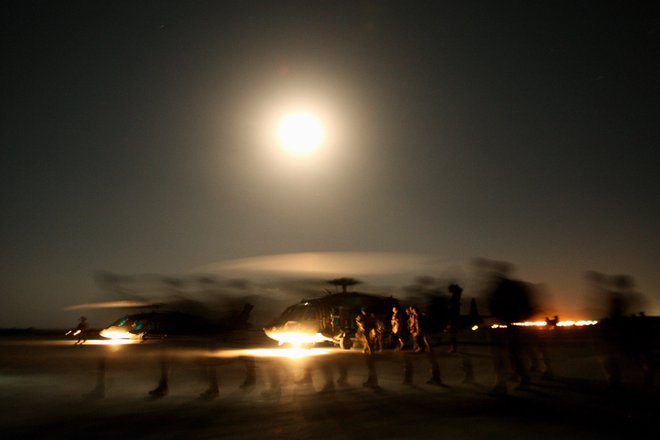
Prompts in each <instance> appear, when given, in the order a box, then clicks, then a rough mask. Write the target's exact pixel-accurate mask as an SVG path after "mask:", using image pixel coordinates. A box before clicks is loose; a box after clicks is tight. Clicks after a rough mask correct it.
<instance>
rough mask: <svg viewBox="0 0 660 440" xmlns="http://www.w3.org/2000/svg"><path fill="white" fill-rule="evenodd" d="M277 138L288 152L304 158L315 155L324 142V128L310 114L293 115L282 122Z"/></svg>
mask: <svg viewBox="0 0 660 440" xmlns="http://www.w3.org/2000/svg"><path fill="white" fill-rule="evenodd" d="M277 138H278V140H279V142H280V145H281V146H282V147H283V148H284V149H285V150H286V151H288V152H289V153H292V154H294V155H296V156H304V155H308V154H311V153H313V152H314V151H315V150H316V149H317V148H318V147H319V145H321V142H323V127H322V126H321V123H320V122H319V121H318V119H316V118H315V117H314V116H312V115H310V114H307V113H297V114H292V115H289V116H286V117H285V118H284V119H282V121H281V122H280V125H279V127H278V130H277Z"/></svg>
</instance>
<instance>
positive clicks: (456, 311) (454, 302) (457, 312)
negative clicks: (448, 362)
mask: <svg viewBox="0 0 660 440" xmlns="http://www.w3.org/2000/svg"><path fill="white" fill-rule="evenodd" d="M449 292H450V293H451V298H450V299H449V323H448V324H449V325H448V330H449V353H454V352H455V351H457V350H458V325H459V320H460V318H461V294H462V293H463V289H462V288H461V286H459V285H458V284H451V285H450V286H449Z"/></svg>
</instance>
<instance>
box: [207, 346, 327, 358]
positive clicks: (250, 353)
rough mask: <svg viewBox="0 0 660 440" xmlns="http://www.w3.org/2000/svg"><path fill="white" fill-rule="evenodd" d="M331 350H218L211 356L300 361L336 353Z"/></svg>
mask: <svg viewBox="0 0 660 440" xmlns="http://www.w3.org/2000/svg"><path fill="white" fill-rule="evenodd" d="M336 352H337V350H333V349H331V348H246V349H240V350H219V351H216V352H213V354H212V356H214V357H221V358H233V357H259V358H264V357H268V358H289V359H301V358H306V357H314V356H323V355H326V354H330V353H336Z"/></svg>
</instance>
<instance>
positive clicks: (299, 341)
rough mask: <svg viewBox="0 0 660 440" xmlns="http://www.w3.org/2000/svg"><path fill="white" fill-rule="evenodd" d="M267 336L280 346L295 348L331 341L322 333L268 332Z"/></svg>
mask: <svg viewBox="0 0 660 440" xmlns="http://www.w3.org/2000/svg"><path fill="white" fill-rule="evenodd" d="M266 336H268V337H269V338H271V339H274V340H276V341H277V343H278V344H280V345H284V344H291V345H293V346H294V347H296V346H301V345H305V344H318V343H319V342H324V341H331V340H332V339H330V338H328V337H326V336H323V335H322V334H321V333H318V332H316V333H307V332H297V331H274V330H266Z"/></svg>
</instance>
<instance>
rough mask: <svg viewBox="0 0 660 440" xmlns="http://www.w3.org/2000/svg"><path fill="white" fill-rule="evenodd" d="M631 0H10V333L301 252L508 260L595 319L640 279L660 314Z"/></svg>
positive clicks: (655, 202) (6, 294)
mask: <svg viewBox="0 0 660 440" xmlns="http://www.w3.org/2000/svg"><path fill="white" fill-rule="evenodd" d="M630 3H632V2H627V1H621V2H603V1H593V2H585V1H575V0H571V1H566V2H558V1H552V2H529V1H513V2H495V1H483V2H471V1H460V2H457V1H450V2H440V1H432V2H376V1H373V2H360V1H348V2H330V1H323V2H321V1H319V2H309V1H306V2H267V1H258V2H248V1H236V2H210V1H209V2H206V1H169V2H167V1H149V2H147V1H93V2H90V1H84V2H75V1H40V2H35V1H17V2H2V5H1V6H0V11H1V13H0V17H2V18H0V20H2V28H1V35H2V52H1V53H2V62H1V63H0V66H1V67H0V72H1V75H2V95H1V100H0V102H1V103H2V104H1V108H2V118H1V120H0V123H1V124H2V130H1V131H0V141H1V144H0V146H1V152H2V155H1V156H0V157H1V158H2V160H1V161H0V167H1V168H0V183H1V184H2V192H1V196H0V203H1V205H0V206H1V208H2V220H1V222H2V224H1V226H2V227H1V228H0V234H1V235H0V237H1V239H2V252H1V253H0V263H1V268H0V270H1V273H0V276H1V282H0V326H2V327H7V326H48V325H56V324H57V325H62V324H63V323H67V322H69V321H71V319H75V317H76V316H77V315H75V314H72V313H69V312H62V309H63V308H64V307H66V306H68V305H71V304H76V303H87V302H91V301H94V300H102V299H109V298H103V297H102V295H100V294H99V289H98V286H97V285H96V284H95V282H94V274H95V273H97V272H98V271H101V270H104V271H110V272H115V273H121V274H139V273H162V274H181V273H187V272H189V271H191V270H193V269H195V268H198V267H202V266H205V265H209V264H212V263H215V262H218V261H222V260H233V259H240V258H249V257H256V256H263V255H271V254H286V253H295V252H352V251H359V252H388V253H389V252H403V253H407V254H420V255H434V256H443V257H445V258H446V259H447V260H448V261H468V260H469V259H470V258H472V257H487V258H493V259H499V260H506V261H510V262H512V263H514V264H515V265H516V267H517V272H516V275H517V276H519V277H520V278H523V279H526V280H528V281H531V282H535V283H543V284H545V285H546V286H547V288H548V290H549V291H550V293H552V294H553V295H554V296H555V297H556V298H559V300H558V302H559V304H560V305H563V304H566V308H571V309H573V310H575V308H576V307H578V306H579V300H578V298H581V297H582V295H583V294H584V292H585V290H586V284H585V281H584V278H583V272H584V271H587V270H595V271H599V272H603V273H607V274H629V275H631V276H633V277H634V278H635V280H636V289H637V290H639V291H641V292H642V293H644V294H646V295H647V296H648V297H649V298H651V299H652V301H655V303H654V305H655V308H653V305H652V306H650V307H649V308H648V310H647V312H649V311H650V312H651V313H655V314H658V313H660V234H659V230H660V228H659V226H660V203H659V200H660V197H659V195H660V172H659V171H658V170H659V169H660V18H659V17H660V14H659V10H658V6H657V5H656V6H655V7H652V6H651V7H646V6H644V7H642V6H640V5H634V4H630ZM296 109H308V110H311V111H313V112H315V113H316V114H317V115H318V116H319V118H320V119H321V120H322V122H323V123H324V125H325V129H326V139H325V143H324V144H323V145H322V148H321V149H320V150H319V151H318V152H317V153H316V154H314V155H311V156H309V157H304V158H294V157H291V156H287V155H286V154H285V153H284V152H283V151H282V150H281V149H280V148H279V146H278V145H277V143H276V140H275V121H276V120H277V118H278V117H279V116H281V115H283V114H285V113H286V112H288V111H290V110H296ZM425 270H426V269H425ZM442 270H444V268H442V267H439V268H438V273H437V274H433V273H425V274H420V275H440V272H441V271H442ZM374 282H377V280H374ZM469 287H470V286H469V285H468V286H466V288H467V290H466V292H465V294H466V295H469V293H470V292H469ZM558 308H559V311H560V312H562V311H563V309H562V308H561V307H558ZM75 313H79V312H75ZM73 323H74V322H72V323H71V324H73Z"/></svg>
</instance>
